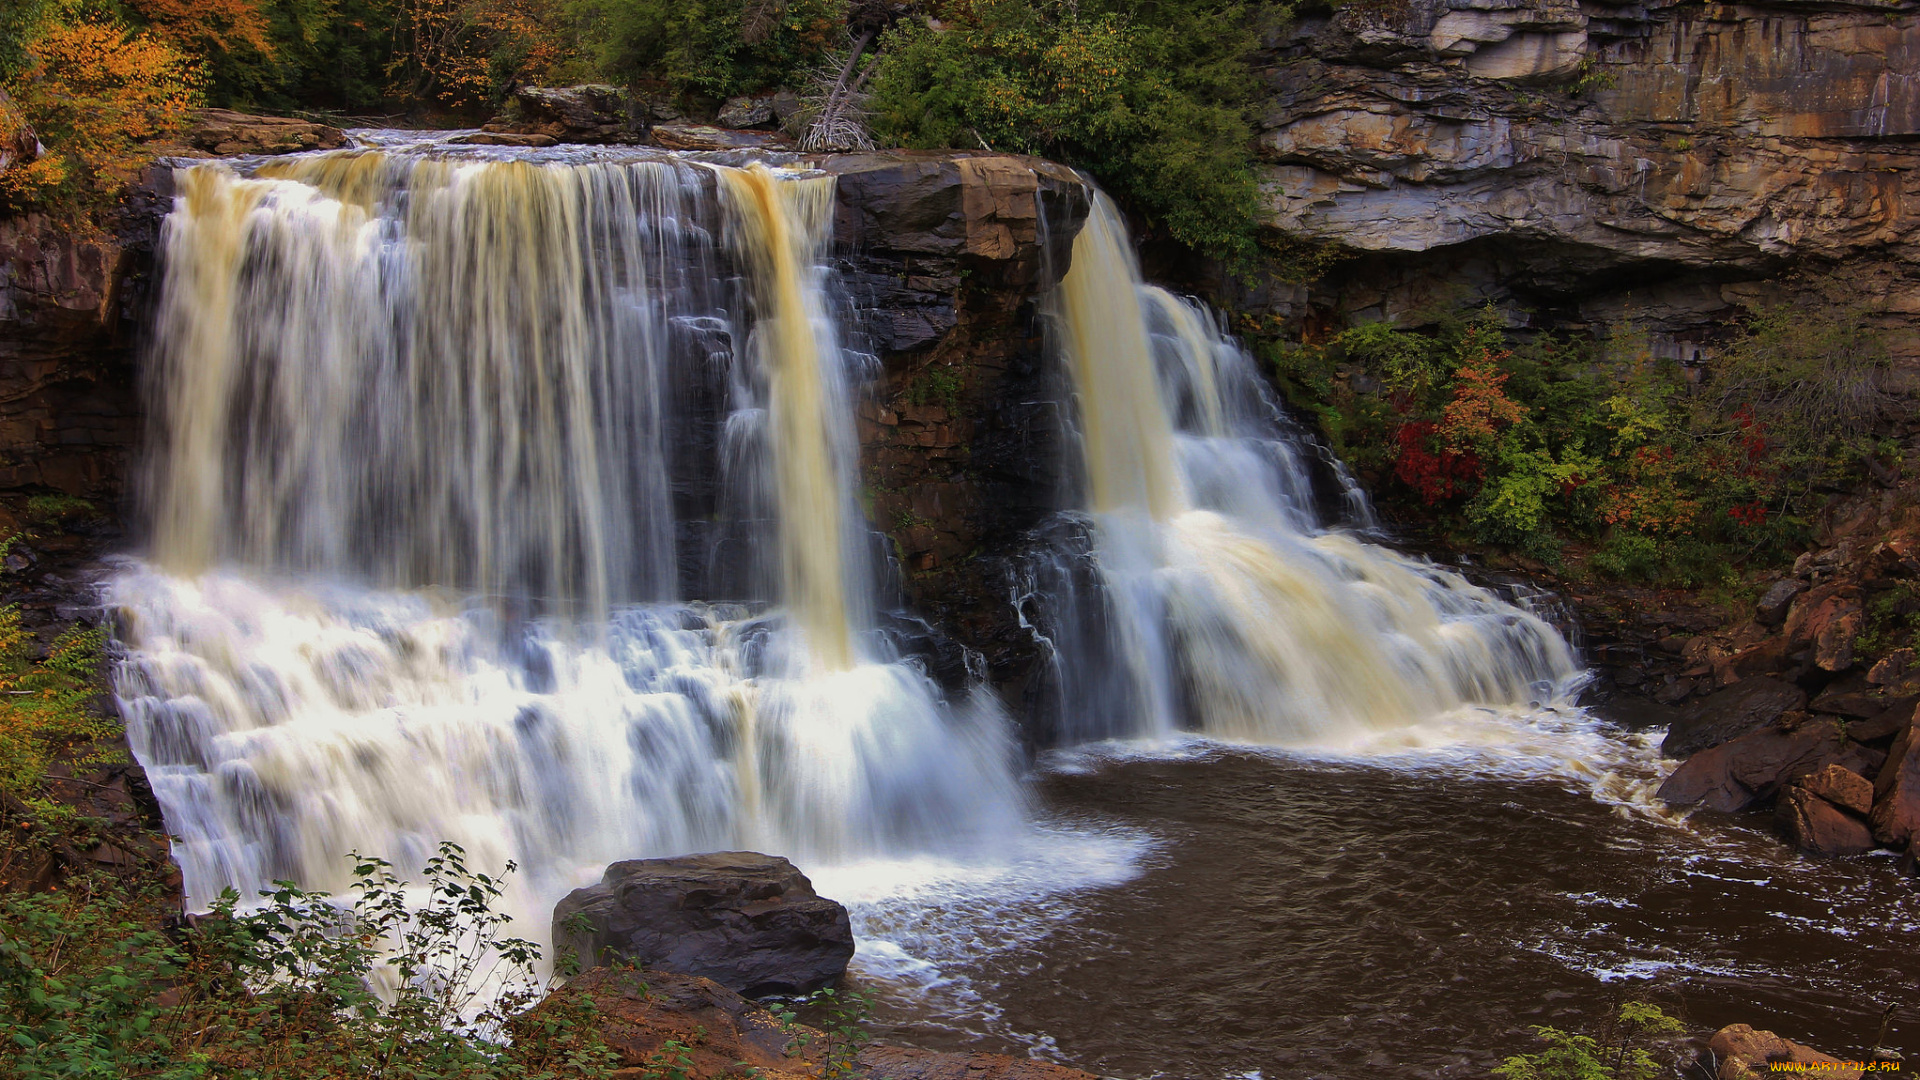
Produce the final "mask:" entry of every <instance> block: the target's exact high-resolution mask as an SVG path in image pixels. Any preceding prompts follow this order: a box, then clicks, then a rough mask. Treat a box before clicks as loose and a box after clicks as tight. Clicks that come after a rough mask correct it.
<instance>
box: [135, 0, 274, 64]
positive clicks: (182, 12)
mask: <svg viewBox="0 0 1920 1080" xmlns="http://www.w3.org/2000/svg"><path fill="white" fill-rule="evenodd" d="M129 3H130V4H131V6H132V7H133V9H134V10H135V11H138V12H139V13H140V14H141V15H143V16H145V17H146V18H147V20H148V21H150V22H151V23H153V25H154V28H155V29H156V30H158V31H159V32H160V33H162V34H165V35H166V36H167V37H169V38H171V39H173V40H174V41H176V42H179V43H180V44H182V45H184V46H186V47H187V48H189V49H192V50H194V51H196V52H200V53H205V52H207V51H208V50H209V49H215V50H218V51H220V52H232V51H233V50H234V48H235V47H236V46H240V45H244V46H246V47H248V48H250V49H253V50H254V51H256V52H259V53H262V54H264V55H267V56H271V55H273V43H272V42H271V41H269V40H268V38H267V17H266V15H264V14H262V13H261V11H260V7H259V4H258V0H129Z"/></svg>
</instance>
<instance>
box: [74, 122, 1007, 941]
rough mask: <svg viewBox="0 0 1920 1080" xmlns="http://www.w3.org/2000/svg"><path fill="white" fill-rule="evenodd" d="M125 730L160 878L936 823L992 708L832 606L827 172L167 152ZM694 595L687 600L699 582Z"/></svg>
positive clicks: (843, 447) (237, 878) (967, 850)
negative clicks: (152, 807)
mask: <svg viewBox="0 0 1920 1080" xmlns="http://www.w3.org/2000/svg"><path fill="white" fill-rule="evenodd" d="M177 179H178V182H179V192H180V194H179V197H178V199H177V202H176V207H175V210H174V212H173V214H172V215H171V216H170V217H169V219H168V221H167V224H166V228H165V235H164V259H165V266H164V270H165V276H164V287H163V293H162V296H161V298H160V312H159V317H158V321H157V324H156V327H155V342H154V348H153V354H152V357H151V360H150V364H149V377H150V384H151V385H150V388H149V394H150V400H151V401H152V403H153V409H152V412H153V418H154V430H155V435H154V447H153V454H152V461H153V467H152V473H151V475H150V476H149V477H148V478H147V480H146V483H145V485H144V490H145V492H146V493H147V498H148V501H149V510H150V519H151V521H152V528H153V538H152V554H151V558H150V561H147V562H138V563H129V564H128V566H127V567H126V568H125V569H124V570H123V571H122V572H121V573H120V574H119V575H118V576H117V577H116V579H115V580H114V581H113V583H112V584H111V586H110V590H109V596H108V602H109V604H110V605H111V607H112V608H113V609H114V610H115V611H116V613H117V617H118V626H117V631H118V637H119V639H120V642H121V644H122V646H123V647H124V650H125V652H124V659H122V660H121V662H120V663H119V664H118V670H117V671H116V673H115V688H116V693H117V695H118V697H119V699H120V702H121V706H122V710H123V713H124V715H125V717H126V719H127V725H128V734H129V738H130V740H131V742H132V745H133V747H134V749H135V751H136V753H137V754H138V755H139V757H140V760H141V761H142V763H143V764H145V765H146V767H147V770H148V775H149V777H150V778H151V781H152V783H153V787H154V790H155V792H156V794H157V795H158V796H159V798H160V801H161V803H162V805H163V807H164V809H165V811H166V815H167V822H168V827H169V829H170V830H171V831H172V832H173V833H174V834H175V835H177V836H178V837H179V843H178V845H177V848H176V851H177V854H178V857H179V859H180V862H181V864H182V866H183V869H184V873H185V878H186V889H187V893H188V896H189V898H190V900H191V902H192V903H194V904H197V905H205V904H206V903H208V902H209V901H210V900H211V899H212V898H213V897H214V896H216V895H217V894H218V892H219V891H220V890H221V889H222V888H225V887H229V886H231V887H236V888H238V889H240V890H241V891H242V893H243V895H250V894H251V891H252V890H253V889H255V888H257V887H260V886H263V885H265V884H267V883H269V882H270V881H272V880H274V879H278V878H289V879H295V880H298V881H300V882H302V883H304V884H307V885H309V886H312V887H319V888H331V889H336V890H337V889H339V888H341V887H342V886H343V885H344V884H345V878H346V873H347V870H348V864H347V862H346V861H345V860H344V858H343V857H344V856H345V855H346V853H347V852H349V851H352V850H358V851H361V852H366V853H370V854H380V855H383V856H386V857H388V858H391V859H393V860H394V861H395V862H396V863H399V864H401V865H402V866H407V865H410V864H417V863H418V861H419V860H420V859H422V858H423V857H424V856H426V855H427V854H429V853H430V852H431V850H432V848H433V846H434V845H435V844H437V843H438V842H439V841H440V840H443V839H445V840H453V841H456V842H458V843H460V844H462V845H463V846H465V847H466V848H467V849H468V851H469V853H470V856H471V857H472V858H473V860H474V861H475V863H476V864H477V865H484V866H497V865H499V864H500V863H502V862H504V861H505V860H507V859H509V858H511V859H515V860H517V861H518V862H519V863H520V865H521V867H522V873H521V874H520V875H518V877H517V890H518V891H517V892H516V894H515V895H514V896H513V897H512V898H511V901H512V910H514V911H516V912H519V913H521V914H522V915H523V916H526V917H527V918H526V921H527V922H528V923H530V924H532V926H531V927H530V929H535V928H539V927H540V924H541V923H542V922H543V917H544V914H545V912H546V911H547V910H548V909H549V908H550V906H551V904H552V902H553V901H554V900H555V899H556V898H557V897H558V895H560V894H561V893H563V892H564V891H565V890H567V889H570V888H573V887H575V886H577V885H580V884H582V883H584V882H585V881H586V880H591V879H593V878H596V877H597V876H598V874H599V871H600V869H601V868H602V867H604V865H605V864H606V863H608V862H610V861H613V860H617V859H624V858H634V857H642V856H647V855H664V854H673V853H679V852H686V851H700V850H714V849H725V848H729V847H751V848H759V849H762V850H768V851H775V852H780V853H784V854H789V855H792V856H794V857H795V858H796V859H799V860H803V861H805V862H806V863H808V864H810V865H816V866H817V865H819V864H822V863H827V864H831V863H834V862H845V861H847V860H855V859H859V858H863V857H870V856H875V855H901V854H913V853H930V854H936V855H940V856H944V857H957V858H965V857H967V856H969V855H970V854H975V853H978V852H980V851H981V850H983V849H986V848H990V847H994V846H997V845H999V844H1001V843H1003V842H1004V841H1005V840H1006V839H1007V838H1008V837H1009V836H1013V835H1017V834H1018V833H1019V831H1020V830H1021V829H1022V827H1023V825H1022V821H1023V815H1024V810H1023V806H1022V796H1021V794H1020V792H1019V790H1018V788H1017V787H1016V784H1015V781H1014V777H1013V773H1012V769H1011V763H1010V759H1011V757H1012V755H1011V754H1010V752H1009V746H1010V740H1009V739H1008V738H1007V729H1008V727H1009V725H1008V723H1007V721H1006V718H1005V716H1004V715H1003V714H1002V713H1000V712H999V711H998V708H997V706H995V705H993V704H992V703H991V702H990V701H989V700H988V699H987V698H986V697H985V696H983V695H975V696H972V697H968V698H965V699H964V700H955V701H948V700H944V699H943V696H942V694H941V691H940V689H939V687H937V686H936V685H935V684H934V683H933V682H932V681H931V680H930V679H929V678H928V676H927V675H926V674H925V673H924V671H923V670H922V669H921V668H920V667H918V666H916V665H915V664H913V663H910V662H904V661H902V659H901V658H900V657H899V656H898V655H897V653H896V650H895V649H894V647H893V645H892V643H891V642H890V640H889V639H888V638H887V637H886V636H884V635H883V634H882V633H880V632H879V631H878V630H877V629H876V628H875V619H874V617H873V610H872V607H873V600H872V587H871V585H870V579H871V577H872V574H873V572H874V568H873V567H872V566H870V565H869V558H868V555H867V552H868V551H869V544H868V537H867V535H866V532H865V529H864V523H863V521H862V519H861V517H860V514H859V513H858V510H857V508H856V504H855V502H854V498H853V492H852V477H853V475H854V465H855V456H856V449H857V448H856V447H855V445H854V441H853V437H852V434H851V423H852V416H851V409H852V406H851V389H850V388H851V387H852V386H853V385H854V384H855V383H856V382H857V381H858V380H859V379H860V378H862V377H863V373H862V371H861V370H860V369H859V364H860V363H861V359H860V358H859V357H858V356H856V355H855V354H852V353H850V352H849V351H847V350H846V349H844V348H842V347H841V345H840V344H839V341H838V334H837V331H836V327H835V324H834V319H833V314H832V304H831V303H830V297H829V288H830V281H829V277H828V274H827V272H826V271H825V270H824V269H823V268H822V267H821V265H820V261H821V258H822V256H823V251H824V246H825V244H826V242H827V240H828V239H829V236H828V228H829V223H830V221H831V214H830V212H829V211H830V208H831V205H832V201H833V180H832V179H831V178H830V177H803V176H787V175H782V174H778V173H775V172H774V171H771V170H769V169H768V168H766V167H765V166H763V165H752V166H748V167H745V168H730V167H722V166H718V165H703V164H697V163H694V162H691V161H687V160H681V159H672V158H661V159H659V160H614V161H598V162H586V163H580V162H569V161H567V160H564V159H560V158H557V157H549V158H546V159H538V158H536V159H532V160H525V159H521V160H512V159H498V158H494V159H489V158H486V157H473V158H466V159H460V158H453V157H448V156H436V155H434V154H432V153H407V152H392V153H380V152H343V153H337V154H330V155H320V156H308V157H300V158H292V159H285V160H282V161H277V162H273V163H269V164H266V165H263V166H261V167H259V168H258V169H256V170H255V171H254V172H252V173H251V175H243V174H241V173H239V172H236V171H235V170H234V169H233V168H231V167H229V166H227V165H220V164H210V165H203V166H197V167H193V168H186V169H182V170H180V171H179V172H178V174H177ZM723 601H725V602H723Z"/></svg>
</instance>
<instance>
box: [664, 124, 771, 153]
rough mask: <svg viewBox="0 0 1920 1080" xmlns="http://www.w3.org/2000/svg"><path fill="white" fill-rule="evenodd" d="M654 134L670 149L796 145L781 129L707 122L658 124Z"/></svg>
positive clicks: (722, 148)
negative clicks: (744, 128) (736, 127)
mask: <svg viewBox="0 0 1920 1080" xmlns="http://www.w3.org/2000/svg"><path fill="white" fill-rule="evenodd" d="M652 135H653V141H654V143H655V144H656V145H659V146H663V147H665V148H667V149H668V150H770V149H779V148H783V147H789V146H792V145H793V140H791V139H789V138H787V137H786V136H785V135H782V134H781V133H779V132H777V131H733V130H730V129H728V128H717V127H710V126H708V125H706V124H685V123H666V124H655V125H654V126H653V132H652Z"/></svg>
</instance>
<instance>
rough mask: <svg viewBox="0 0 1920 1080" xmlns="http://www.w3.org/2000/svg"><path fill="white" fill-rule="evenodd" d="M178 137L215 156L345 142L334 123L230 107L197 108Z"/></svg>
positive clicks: (292, 150) (287, 151) (334, 146)
mask: <svg viewBox="0 0 1920 1080" xmlns="http://www.w3.org/2000/svg"><path fill="white" fill-rule="evenodd" d="M180 137H181V138H182V139H183V140H184V141H185V142H186V144H187V145H188V146H189V147H191V148H192V150H194V151H198V152H199V153H201V154H212V155H214V156H216V157H232V156H235V155H239V154H293V153H298V152H300V151H303V150H338V149H340V148H341V147H343V146H346V145H347V136H346V134H345V133H344V132H342V131H341V130H340V129H339V128H337V127H332V126H330V125H327V124H320V123H314V122H313V121H309V120H296V119H294V118H292V117H287V116H255V115H253V114H251V113H240V112H234V111H232V110H230V109H201V110H200V111H199V112H197V113H195V114H194V115H193V121H192V123H191V124H189V125H188V127H187V129H186V130H185V131H184V132H182V133H181V136H180Z"/></svg>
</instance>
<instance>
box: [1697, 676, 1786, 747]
mask: <svg viewBox="0 0 1920 1080" xmlns="http://www.w3.org/2000/svg"><path fill="white" fill-rule="evenodd" d="M1806 704H1807V692H1806V691H1804V690H1802V689H1800V688H1799V687H1797V686H1794V685H1793V684H1791V683H1785V682H1781V681H1780V680H1778V679H1769V678H1766V677H1765V676H1755V677H1753V678H1750V679H1743V680H1741V681H1740V682H1737V683H1735V684H1733V685H1732V686H1729V687H1727V688H1726V689H1724V690H1721V691H1719V692H1718V693H1715V694H1713V695H1712V696H1711V697H1708V698H1707V699H1706V700H1704V701H1702V702H1701V703H1700V704H1699V705H1698V706H1696V707H1695V708H1694V709H1693V710H1692V711H1691V712H1689V713H1688V714H1686V715H1684V716H1682V717H1681V718H1680V719H1678V720H1676V721H1675V722H1674V723H1673V725H1672V726H1671V727H1670V728H1668V729H1667V738H1666V741H1664V742H1662V743H1661V744H1660V752H1661V753H1663V754H1665V755H1667V756H1668V757H1686V756H1687V755H1689V754H1692V753H1695V752H1697V751H1700V750H1705V749H1707V748H1709V747H1714V746H1719V745H1720V744H1721V743H1724V742H1729V741H1731V740H1733V739H1736V738H1739V737H1740V736H1742V735H1747V734H1751V733H1753V732H1755V731H1759V730H1760V729H1762V728H1765V727H1768V726H1771V725H1772V724H1774V723H1775V722H1777V721H1778V720H1779V719H1780V718H1781V717H1782V716H1785V715H1786V714H1787V713H1789V712H1792V711H1794V710H1796V709H1802V708H1805V707H1806Z"/></svg>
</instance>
